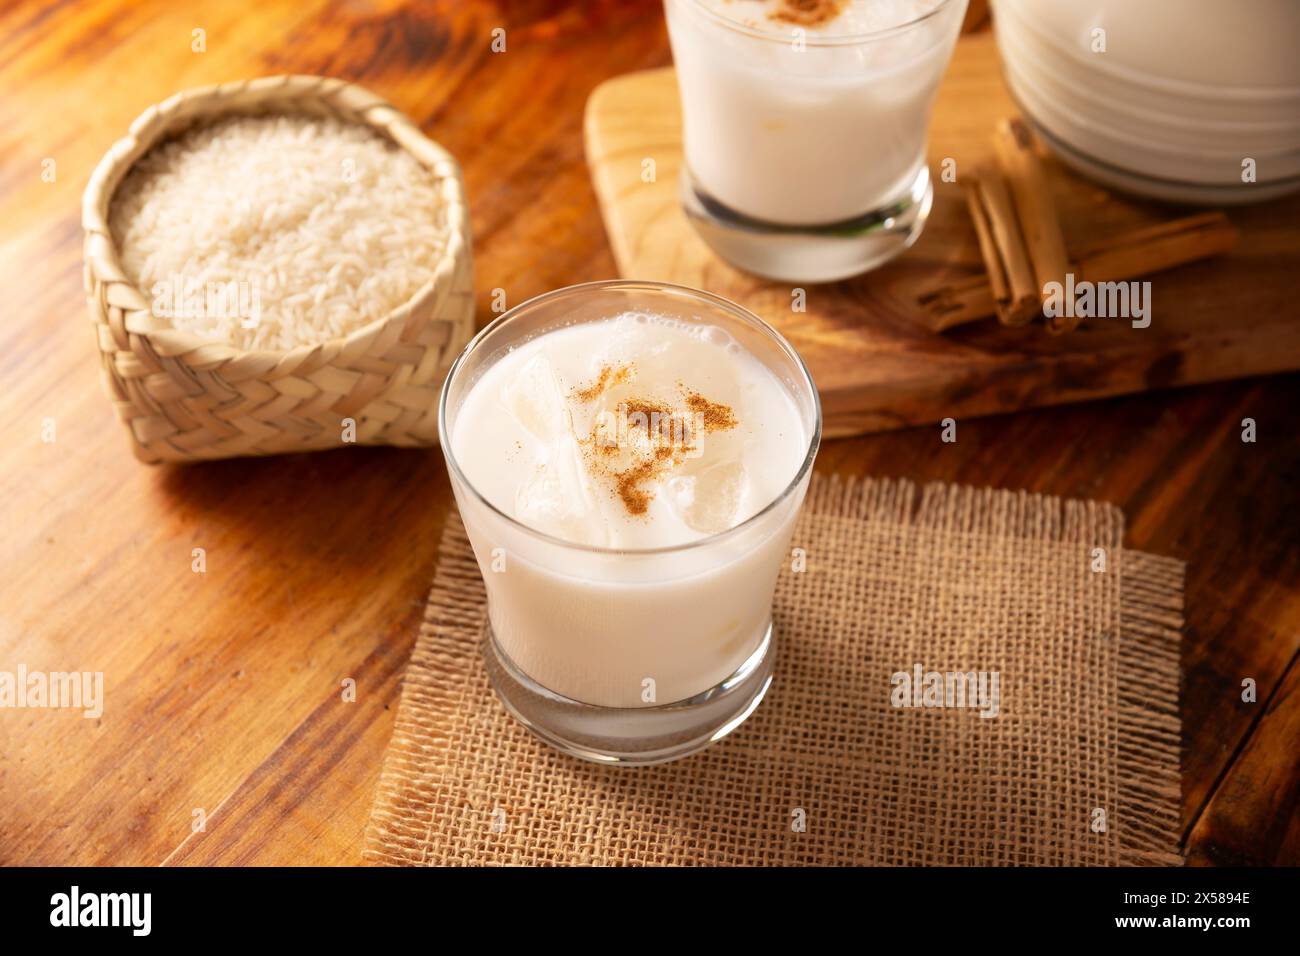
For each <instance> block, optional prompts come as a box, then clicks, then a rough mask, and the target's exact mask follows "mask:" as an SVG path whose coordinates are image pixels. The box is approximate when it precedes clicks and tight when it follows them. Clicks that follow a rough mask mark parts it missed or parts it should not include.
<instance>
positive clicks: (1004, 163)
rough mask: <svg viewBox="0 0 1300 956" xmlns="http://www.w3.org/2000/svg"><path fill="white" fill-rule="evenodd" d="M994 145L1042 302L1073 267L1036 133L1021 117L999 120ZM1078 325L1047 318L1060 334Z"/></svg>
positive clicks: (1070, 320)
mask: <svg viewBox="0 0 1300 956" xmlns="http://www.w3.org/2000/svg"><path fill="white" fill-rule="evenodd" d="M993 148H994V150H995V152H996V153H997V157H998V163H999V164H1000V165H1001V167H1002V172H1003V173H1004V174H1005V175H1006V177H1007V185H1008V186H1009V187H1010V189H1011V197H1012V199H1013V200H1014V201H1015V207H1016V218H1017V220H1018V221H1019V223H1020V231H1021V233H1022V234H1023V236H1024V239H1025V247H1026V248H1027V249H1028V251H1029V260H1030V262H1031V264H1032V265H1033V267H1034V279H1035V281H1036V283H1037V286H1038V293H1039V297H1040V305H1041V303H1042V302H1045V301H1046V300H1047V298H1048V293H1047V291H1046V289H1047V284H1048V283H1049V282H1059V283H1062V284H1063V283H1064V282H1065V273H1066V272H1068V271H1069V267H1070V261H1069V256H1068V255H1067V254H1066V251H1065V237H1064V235H1063V234H1062V232H1061V222H1060V220H1059V219H1058V218H1057V215H1056V206H1055V205H1053V203H1052V192H1051V188H1050V187H1049V186H1048V183H1047V173H1046V171H1045V170H1044V169H1043V164H1042V163H1041V162H1040V161H1039V159H1038V155H1037V154H1036V153H1035V152H1034V134H1033V133H1032V132H1030V129H1029V127H1028V126H1026V125H1025V122H1024V120H1022V119H1020V118H1018V117H1013V118H1011V119H1004V120H1002V121H1001V122H1000V123H998V126H997V132H996V133H995V135H994V137H993ZM1078 324H1079V317H1077V316H1073V317H1067V316H1063V315H1062V316H1048V317H1047V328H1048V330H1049V331H1051V332H1053V333H1055V334H1057V335H1059V334H1061V333H1063V332H1069V331H1070V330H1071V329H1073V328H1074V327H1075V326H1077V325H1078Z"/></svg>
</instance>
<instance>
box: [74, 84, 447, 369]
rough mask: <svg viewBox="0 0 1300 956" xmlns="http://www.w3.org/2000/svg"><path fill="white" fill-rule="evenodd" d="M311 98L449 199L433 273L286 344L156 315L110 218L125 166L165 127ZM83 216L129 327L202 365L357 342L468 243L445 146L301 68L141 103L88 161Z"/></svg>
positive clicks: (428, 292) (296, 363) (413, 304)
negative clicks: (401, 155)
mask: <svg viewBox="0 0 1300 956" xmlns="http://www.w3.org/2000/svg"><path fill="white" fill-rule="evenodd" d="M313 104H318V105H323V106H325V107H326V108H327V111H328V113H330V114H332V115H334V116H336V117H338V118H339V119H343V120H347V121H351V122H356V123H360V124H362V125H364V126H367V127H369V128H370V129H371V130H373V131H374V132H376V133H378V134H379V135H380V136H382V137H383V138H384V139H386V140H388V141H390V142H392V143H393V144H394V145H395V146H396V147H398V148H399V149H403V150H405V151H406V152H407V153H409V154H411V155H412V156H413V157H414V158H415V159H416V160H417V161H418V162H419V163H420V164H421V165H422V166H424V167H425V168H426V169H428V170H429V171H430V172H431V173H432V174H433V176H434V177H435V179H436V182H437V188H438V190H439V192H440V193H441V196H442V199H443V200H444V201H445V202H446V204H447V205H446V215H447V224H448V239H447V245H446V247H445V248H444V249H443V252H442V256H441V257H440V259H439V261H438V264H437V266H436V267H435V268H434V274H433V276H432V277H431V278H430V279H429V280H428V281H427V282H425V283H424V284H423V285H421V286H420V288H418V289H417V290H416V291H415V292H414V293H412V295H411V297H410V298H409V299H407V300H406V301H405V302H403V303H402V304H401V305H398V306H397V307H395V308H394V309H392V310H391V311H389V312H388V313H386V314H385V315H382V316H378V317H376V318H374V319H371V320H370V321H369V322H367V323H365V324H364V325H362V326H359V327H358V328H356V329H353V330H352V331H351V332H349V333H348V334H347V335H343V336H332V337H330V338H328V339H323V340H321V341H319V342H309V343H304V344H302V345H298V346H295V347H294V348H292V349H268V348H256V349H242V348H239V347H237V346H235V345H232V344H231V343H228V342H224V341H221V340H219V339H211V338H207V337H205V336H201V335H197V334H195V333H193V332H187V331H183V330H180V329H175V328H173V327H171V326H170V325H168V324H166V323H165V322H162V321H160V320H158V319H156V318H155V317H154V316H153V314H152V310H151V309H150V307H149V305H148V300H147V298H146V297H145V295H144V293H143V291H142V290H141V289H140V288H139V287H138V286H137V285H136V283H135V281H134V280H133V279H132V278H131V277H130V276H129V275H128V274H127V272H126V270H125V269H124V268H123V265H122V259H121V255H120V253H119V250H118V248H117V244H116V243H115V242H114V241H113V234H112V231H111V229H110V228H109V221H108V220H109V210H110V208H111V205H112V201H113V196H114V194H115V193H116V191H117V188H118V186H119V185H120V184H121V182H122V180H123V179H124V178H125V177H126V175H127V173H128V172H129V171H130V169H131V167H132V166H133V165H134V164H135V163H136V162H137V161H138V160H139V159H140V158H141V157H143V156H144V155H145V154H146V153H148V152H149V151H150V150H151V149H153V148H154V146H156V145H158V144H159V143H161V142H163V141H164V140H165V139H167V138H168V137H169V136H171V135H173V134H175V133H178V132H181V131H183V130H185V129H188V128H190V127H191V126H193V125H196V124H197V123H200V122H202V121H205V120H213V119H217V118H220V117H222V116H229V115H238V114H241V113H242V114H254V115H265V114H274V113H277V112H278V113H285V114H292V113H307V114H312V113H319V110H312V109H310V108H308V107H309V106H310V105H313ZM81 221H82V228H83V230H84V232H85V233H86V241H87V244H88V246H89V245H91V244H94V245H95V246H96V254H95V255H94V256H93V257H92V256H87V269H88V270H89V271H90V273H91V274H93V275H95V276H96V277H97V278H100V279H102V280H106V281H111V282H113V283H114V286H115V288H116V289H117V290H118V291H119V292H120V293H121V294H123V296H124V299H125V301H121V302H119V303H117V304H119V305H121V306H122V308H123V310H124V312H125V313H126V326H127V330H128V331H129V332H130V333H131V334H132V335H140V336H142V337H144V338H145V339H146V340H148V341H149V343H150V345H151V346H153V347H154V348H155V349H156V350H157V351H158V353H159V354H160V355H180V354H187V355H191V356H195V355H201V356H202V359H203V364H205V365H208V364H220V363H223V362H226V361H229V360H232V359H241V358H242V359H244V360H245V361H248V360H256V359H262V360H264V361H265V362H266V364H267V369H266V371H265V372H264V375H265V376H267V377H272V378H273V377H277V373H278V372H283V373H284V374H291V373H292V371H293V370H296V369H298V368H299V367H300V366H302V365H303V364H308V363H310V362H311V359H312V358H313V357H315V356H317V355H318V353H320V352H322V351H329V352H331V353H337V352H344V351H356V350H358V349H361V348H364V345H365V344H366V343H368V342H369V341H371V340H372V339H374V338H375V336H376V335H377V334H378V332H379V331H380V330H381V329H383V328H384V327H385V326H386V325H387V324H388V323H390V322H393V321H395V320H401V321H405V318H406V316H407V315H409V313H410V312H411V311H412V310H413V309H415V308H418V307H419V306H420V305H422V304H424V303H425V302H428V301H431V300H434V299H436V297H437V295H438V291H439V289H441V288H443V287H445V286H447V285H448V284H450V283H451V282H452V281H453V277H454V274H455V270H456V268H457V264H458V262H459V261H460V260H461V258H462V257H463V256H465V255H467V254H468V253H469V238H468V237H469V204H468V201H467V200H466V197H465V190H464V186H463V183H462V181H461V175H460V167H459V165H458V164H457V162H456V160H455V158H454V157H453V156H452V155H451V153H449V152H447V150H446V149H444V148H443V147H442V146H440V145H438V144H437V143H436V142H434V141H433V140H431V139H430V138H429V137H427V136H425V134H424V133H423V132H422V131H421V130H420V128H419V127H418V126H417V125H416V124H415V123H414V121H412V120H411V119H410V118H409V117H407V116H406V115H405V114H404V113H403V112H402V111H401V110H399V109H397V108H396V107H395V106H393V105H392V104H391V103H389V102H388V101H387V100H385V99H383V98H382V97H380V96H379V95H377V94H375V93H373V92H371V91H370V90H368V89H366V88H365V87H363V86H361V85H359V84H356V83H351V82H349V81H347V80H340V79H337V78H335V77H326V76H314V75H310V74H301V73H293V74H277V75H274V76H265V77H259V78H257V79H253V80H239V81H234V82H229V83H214V84H208V85H205V86H197V87H191V88H189V89H185V90H180V91H178V92H176V93H174V94H172V95H171V96H169V97H168V98H167V99H165V100H162V101H161V102H159V103H155V104H153V105H152V106H150V107H148V108H147V109H146V110H145V111H144V112H142V113H141V114H140V115H139V116H137V117H136V118H135V120H134V121H133V122H132V123H131V126H130V128H129V131H128V133H127V134H126V135H125V136H123V137H121V138H120V139H118V140H117V141H116V142H115V143H114V144H113V145H112V146H111V147H110V148H109V150H108V151H107V152H106V153H105V154H104V156H103V158H101V159H100V161H99V163H98V164H97V165H96V166H95V169H94V171H93V172H92V173H91V176H90V180H89V181H88V182H87V184H86V189H85V192H84V193H83V194H82V204H81ZM103 273H107V274H103ZM191 361H192V360H191Z"/></svg>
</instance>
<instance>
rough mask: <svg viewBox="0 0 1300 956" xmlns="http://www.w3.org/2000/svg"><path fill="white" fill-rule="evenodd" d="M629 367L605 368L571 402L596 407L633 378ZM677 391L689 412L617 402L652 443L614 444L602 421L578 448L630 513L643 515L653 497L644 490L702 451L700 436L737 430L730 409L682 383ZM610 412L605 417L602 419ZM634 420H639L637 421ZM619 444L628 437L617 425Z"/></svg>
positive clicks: (634, 400)
mask: <svg viewBox="0 0 1300 956" xmlns="http://www.w3.org/2000/svg"><path fill="white" fill-rule="evenodd" d="M634 375H635V373H634V371H633V368H632V366H630V365H620V366H612V365H607V366H605V367H604V368H602V369H601V370H600V374H599V375H598V376H597V377H596V380H595V381H594V382H592V383H591V384H590V385H588V386H586V387H584V388H575V389H574V390H573V391H572V393H571V394H572V395H573V397H575V398H577V399H578V400H579V401H582V402H592V401H594V400H595V399H597V398H599V397H600V396H601V395H603V394H605V392H607V391H608V390H609V389H611V388H613V387H614V386H615V385H619V384H623V383H625V382H627V381H629V380H631V379H633V378H634ZM678 389H679V391H680V393H681V395H682V401H684V403H685V408H680V407H679V408H673V407H672V406H670V405H668V404H667V403H665V402H662V401H658V400H655V399H651V398H640V397H631V398H627V399H624V400H622V401H620V402H619V407H618V413H619V415H620V416H622V422H624V423H626V425H627V427H629V428H637V429H640V428H644V429H645V432H646V438H647V439H649V442H648V444H642V443H637V442H633V443H624V444H619V443H618V442H610V441H609V439H608V435H607V434H602V427H604V426H605V425H607V423H602V422H601V421H600V420H599V418H598V419H597V421H596V422H594V423H593V425H592V432H591V435H590V437H588V438H585V439H582V440H580V441H579V444H580V445H581V446H582V448H583V449H584V452H585V455H586V459H587V466H588V468H589V469H590V471H591V473H592V475H593V476H604V477H605V478H607V479H608V480H609V481H610V482H611V483H612V485H613V495H614V496H615V497H617V498H618V499H619V500H620V501H622V502H623V507H625V508H626V509H627V512H628V514H631V515H643V514H645V513H646V512H647V511H648V510H649V508H650V502H651V501H652V500H653V499H654V492H652V491H648V490H646V489H645V488H643V487H642V486H643V485H645V484H646V483H648V482H650V481H653V480H655V479H658V478H660V477H661V476H663V475H664V474H667V473H668V471H670V470H671V469H672V468H675V467H676V466H678V465H680V464H681V463H682V462H684V461H685V460H686V459H687V457H689V456H690V455H691V453H693V452H696V451H698V447H699V446H698V444H697V442H698V440H699V436H698V435H697V434H696V433H697V432H698V431H703V432H712V431H719V430H725V429H729V428H734V427H736V424H737V422H736V416H735V413H734V412H733V411H732V409H731V406H729V405H723V404H721V403H720V402H713V401H710V400H709V399H707V398H705V397H704V396H703V395H701V394H700V393H699V392H695V391H690V390H688V389H687V388H686V387H685V386H683V385H682V384H681V383H678ZM603 414H606V412H602V415H603ZM636 416H641V418H637V417H636ZM619 429H620V430H619V436H620V437H619V441H622V435H623V434H624V433H623V431H622V429H623V425H622V424H620V426H619Z"/></svg>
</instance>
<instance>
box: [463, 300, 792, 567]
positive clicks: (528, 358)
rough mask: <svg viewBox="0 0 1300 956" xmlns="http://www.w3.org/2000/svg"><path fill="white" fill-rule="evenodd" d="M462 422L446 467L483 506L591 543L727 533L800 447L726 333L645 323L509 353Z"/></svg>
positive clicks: (593, 328)
mask: <svg viewBox="0 0 1300 956" xmlns="http://www.w3.org/2000/svg"><path fill="white" fill-rule="evenodd" d="M459 420H460V421H462V422H464V423H465V425H464V426H463V427H459V428H457V429H456V432H455V434H454V435H453V436H452V448H453V451H454V453H455V455H456V459H457V460H458V461H459V462H460V463H461V467H462V469H463V470H464V472H465V474H466V476H467V477H468V478H469V479H470V481H471V482H472V483H473V484H474V486H475V487H476V488H478V489H479V491H480V492H481V493H482V494H483V495H484V497H486V498H487V499H488V500H489V501H490V502H491V503H492V504H493V505H495V506H496V507H497V508H498V509H500V510H501V511H503V512H505V513H506V514H508V515H510V516H511V517H513V518H515V519H517V520H518V521H520V522H522V523H523V524H525V525H527V526H528V527H530V528H534V529H536V530H539V531H543V532H545V533H547V534H550V535H554V536H555V537H558V538H561V539H563V540H565V541H570V542H573V543H575V544H584V545H594V546H597V547H603V548H659V547H668V546H673V545H680V544H684V543H686V542H689V541H692V540H695V539H698V538H701V537H704V536H706V535H710V534H716V533H718V532H720V531H725V530H727V529H728V528H731V527H733V526H735V525H737V524H739V523H741V522H742V521H744V520H745V519H746V518H748V517H749V516H750V515H752V514H754V513H755V512H757V511H758V510H759V509H761V508H762V507H763V506H764V505H766V504H767V503H768V502H770V501H772V500H773V499H774V498H776V497H777V495H779V494H780V493H781V491H782V490H783V489H784V488H785V486H786V485H787V484H788V483H789V482H790V480H791V478H793V477H794V474H795V471H796V470H797V469H798V467H799V464H800V462H801V460H802V457H803V452H804V449H805V448H806V446H807V438H806V436H805V435H804V432H803V427H802V425H801V422H800V418H799V414H798V410H797V409H796V407H795V405H794V402H793V400H792V399H791V397H790V395H789V392H788V390H787V389H786V388H785V387H784V386H782V385H781V383H780V382H778V381H777V380H776V379H775V377H774V376H773V375H772V373H771V372H770V371H769V370H768V369H767V368H766V367H765V366H764V365H762V364H761V363H760V362H758V361H757V360H756V359H754V358H753V357H752V356H751V355H750V354H749V353H748V352H746V351H745V350H744V349H743V348H742V347H741V346H740V345H739V344H737V343H736V342H735V341H734V339H732V337H731V336H730V335H729V334H727V333H726V332H725V331H723V330H722V329H720V328H717V327H716V326H695V325H687V324H684V323H681V322H679V321H677V320H674V319H672V318H667V317H663V316H653V315H645V314H631V313H629V314H624V315H620V316H615V317H612V318H610V319H607V320H605V321H601V322H592V323H587V324H584V325H579V326H573V327H570V328H566V329H558V330H555V331H552V332H548V333H547V334H545V335H542V336H539V337H538V338H536V339H533V340H532V341H530V342H527V343H525V344H524V345H522V346H519V347H517V348H515V349H514V350H513V351H512V352H510V354H508V355H506V356H505V357H503V358H502V359H501V360H500V361H498V362H497V363H496V364H495V365H493V366H492V367H491V368H490V369H488V371H487V372H486V373H485V374H484V375H483V377H482V379H481V380H480V381H479V382H478V383H476V384H475V385H474V387H473V389H472V390H471V391H470V393H469V395H468V396H467V398H466V400H465V404H464V407H463V408H462V410H461V412H460V415H459Z"/></svg>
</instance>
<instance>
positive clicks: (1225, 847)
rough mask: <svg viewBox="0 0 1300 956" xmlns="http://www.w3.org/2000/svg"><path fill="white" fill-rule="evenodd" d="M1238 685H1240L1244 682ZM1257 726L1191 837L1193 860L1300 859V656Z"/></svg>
mask: <svg viewBox="0 0 1300 956" xmlns="http://www.w3.org/2000/svg"><path fill="white" fill-rule="evenodd" d="M1239 686H1240V685H1239ZM1238 699H1239V705H1238V706H1239V707H1240V708H1241V709H1250V708H1262V709H1263V713H1262V714H1261V715H1260V717H1259V723H1258V726H1257V727H1256V728H1255V730H1254V732H1253V733H1252V734H1251V735H1250V738H1249V739H1248V740H1247V741H1246V742H1245V744H1244V745H1243V747H1242V750H1241V753H1240V755H1239V756H1238V757H1237V759H1236V760H1234V761H1233V763H1232V766H1231V767H1229V768H1228V771H1227V774H1226V775H1225V777H1224V779H1223V781H1222V782H1221V783H1220V784H1219V786H1218V787H1217V788H1216V789H1215V791H1214V795H1213V796H1212V797H1211V799H1210V802H1209V805H1208V806H1207V807H1206V808H1205V811H1204V813H1202V814H1201V816H1200V818H1199V819H1198V820H1197V822H1196V826H1195V828H1194V829H1193V830H1192V833H1191V837H1190V838H1189V840H1188V847H1187V849H1188V856H1189V859H1190V861H1191V862H1193V863H1204V864H1214V865H1217V866H1268V865H1276V864H1291V865H1293V864H1294V863H1295V861H1296V860H1297V859H1300V661H1298V660H1297V659H1296V658H1292V661H1291V666H1290V668H1289V669H1288V670H1287V673H1286V676H1285V677H1284V678H1283V680H1282V683H1281V686H1280V687H1278V688H1277V689H1276V691H1275V692H1274V693H1273V694H1272V695H1271V697H1268V698H1265V697H1259V698H1257V700H1256V702H1255V703H1254V704H1250V703H1245V702H1240V697H1239V698H1238Z"/></svg>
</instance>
